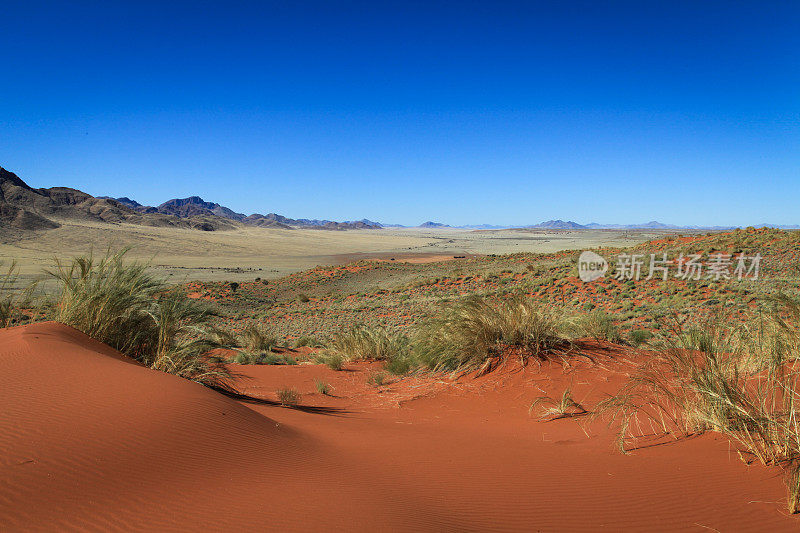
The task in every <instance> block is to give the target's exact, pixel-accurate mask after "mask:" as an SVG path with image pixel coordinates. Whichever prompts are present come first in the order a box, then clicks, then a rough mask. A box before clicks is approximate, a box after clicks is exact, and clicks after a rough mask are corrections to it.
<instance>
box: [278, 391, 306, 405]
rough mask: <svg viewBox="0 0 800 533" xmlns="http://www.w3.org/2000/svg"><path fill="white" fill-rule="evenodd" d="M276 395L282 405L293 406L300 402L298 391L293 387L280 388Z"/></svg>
mask: <svg viewBox="0 0 800 533" xmlns="http://www.w3.org/2000/svg"><path fill="white" fill-rule="evenodd" d="M277 395H278V401H279V402H280V403H281V405H283V406H284V407H294V406H296V405H297V404H299V403H300V393H299V392H297V391H296V390H294V389H280V390H279V391H278V392H277Z"/></svg>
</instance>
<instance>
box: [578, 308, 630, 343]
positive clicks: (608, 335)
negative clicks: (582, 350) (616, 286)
mask: <svg viewBox="0 0 800 533" xmlns="http://www.w3.org/2000/svg"><path fill="white" fill-rule="evenodd" d="M576 333H578V334H579V335H585V336H587V337H591V338H593V339H596V340H599V341H608V342H613V343H616V344H621V343H622V342H623V339H622V334H621V333H620V331H619V328H618V327H617V325H616V324H615V323H614V319H613V317H612V316H611V315H609V314H608V313H606V312H605V311H603V310H601V309H595V310H594V311H591V312H589V313H586V314H585V315H581V316H580V317H578V319H577V332H576Z"/></svg>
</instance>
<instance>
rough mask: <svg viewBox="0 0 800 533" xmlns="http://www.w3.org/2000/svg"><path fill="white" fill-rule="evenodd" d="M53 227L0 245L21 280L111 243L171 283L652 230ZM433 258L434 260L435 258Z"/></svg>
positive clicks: (1, 256) (0, 254) (624, 237)
mask: <svg viewBox="0 0 800 533" xmlns="http://www.w3.org/2000/svg"><path fill="white" fill-rule="evenodd" d="M62 223H63V226H62V227H60V228H57V229H54V230H49V231H45V232H41V233H38V234H32V235H31V236H29V237H26V238H24V239H22V240H18V241H14V242H11V243H4V244H0V262H5V263H8V262H9V261H12V260H15V261H17V263H18V264H19V267H20V272H21V278H22V280H23V281H27V280H31V279H34V278H37V277H39V276H40V275H41V272H42V269H43V268H46V267H52V265H53V259H54V258H55V257H59V258H61V259H68V258H69V257H73V256H76V255H81V254H87V253H89V252H91V251H94V253H96V254H102V253H104V252H105V251H106V249H108V247H109V246H110V247H113V248H115V249H119V248H122V247H131V251H130V253H129V256H130V257H132V258H137V259H140V260H144V261H150V262H152V265H153V266H154V268H156V269H157V270H158V271H159V272H160V273H161V274H163V275H164V276H166V277H168V278H169V279H170V280H172V281H174V282H176V283H177V282H184V281H188V280H193V281H217V280H231V281H233V280H238V281H242V280H252V279H254V278H255V277H261V278H266V279H270V278H277V277H280V276H283V275H286V274H289V273H292V272H297V271H300V270H305V269H308V268H313V267H315V266H319V265H335V264H342V263H346V262H350V261H354V260H359V259H390V258H391V257H393V256H398V255H401V256H402V257H404V258H405V260H411V259H414V260H416V261H426V260H431V259H430V258H437V257H438V258H444V259H447V258H452V256H462V255H467V256H470V255H485V254H504V253H515V252H542V253H544V252H553V251H558V250H565V249H583V248H588V247H597V246H602V245H609V246H628V245H632V244H636V243H639V242H644V241H646V240H648V239H651V238H653V237H654V236H657V235H658V234H657V233H652V232H646V233H645V232H623V231H590V230H582V231H552V230H550V231H548V230H492V231H471V230H460V229H453V228H445V229H422V228H409V229H394V228H387V229H382V230H348V231H324V230H283V229H272V228H256V227H245V228H242V229H238V230H233V231H219V232H202V231H197V230H185V229H174V228H150V227H145V226H135V225H129V224H98V223H76V222H74V221H71V222H69V221H62ZM437 260H439V259H437Z"/></svg>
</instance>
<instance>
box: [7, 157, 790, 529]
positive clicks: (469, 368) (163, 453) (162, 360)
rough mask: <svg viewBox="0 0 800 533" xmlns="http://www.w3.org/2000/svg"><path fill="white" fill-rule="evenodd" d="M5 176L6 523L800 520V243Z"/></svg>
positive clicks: (382, 525) (759, 232)
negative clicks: (242, 199)
mask: <svg viewBox="0 0 800 533" xmlns="http://www.w3.org/2000/svg"><path fill="white" fill-rule="evenodd" d="M1 172H3V175H2V176H0V177H2V179H3V181H2V182H0V192H2V195H0V200H2V201H3V202H4V203H3V205H2V206H0V207H2V213H3V214H4V218H3V231H4V234H3V244H2V246H0V260H2V264H3V266H4V269H5V272H6V276H5V278H4V281H3V282H2V293H0V319H2V325H3V326H5V329H3V330H0V365H2V367H3V368H2V372H0V376H2V380H3V383H2V387H0V391H2V392H0V402H1V403H2V405H3V410H2V418H0V426H1V427H2V432H0V451H1V452H2V455H3V457H4V461H3V463H4V465H3V470H4V475H3V481H2V484H0V523H2V524H3V526H4V529H6V530H25V531H32V530H42V531H52V530H53V529H76V530H78V529H79V530H88V529H123V530H131V529H158V530H169V529H182V530H183V529H194V528H203V529H210V530H242V529H245V530H259V529H262V528H264V527H268V529H271V530H282V531H320V530H349V531H382V530H386V531H406V530H407V531H420V530H443V529H446V530H464V531H467V530H475V531H484V530H498V531H500V530H509V531H511V530H526V531H531V530H540V531H564V530H570V531H597V530H609V531H620V530H626V531H634V530H641V531H649V530H652V527H653V523H654V520H657V521H658V524H659V526H660V527H662V528H664V529H669V530H676V531H677V530H686V531H693V530H698V529H703V528H706V529H710V530H716V531H728V530H731V529H736V530H752V531H764V530H770V531H784V530H785V531H789V530H794V529H796V528H797V524H798V523H797V518H795V516H794V514H793V513H794V512H795V511H796V509H797V506H798V500H797V498H798V491H799V490H800V488H799V486H798V476H797V470H796V468H797V465H798V463H797V461H798V459H800V455H798V454H800V431H798V430H797V427H796V425H795V420H794V415H793V413H794V403H793V402H794V401H795V398H796V395H797V393H798V389H797V388H796V387H797V384H796V374H795V373H794V370H793V368H794V366H795V365H796V360H797V358H798V357H800V342H798V341H799V340H800V329H798V326H799V325H800V324H798V317H800V312H799V311H798V309H800V307H798V304H797V303H796V300H794V298H796V297H797V295H798V289H799V288H800V273H799V272H798V264H800V262H799V261H798V254H800V233H798V232H795V231H785V230H779V229H770V228H761V229H756V228H747V229H736V230H731V231H714V232H708V231H701V230H675V229H671V230H667V229H638V230H621V229H616V230H614V229H609V230H592V229H553V228H526V229H480V230H478V229H459V228H442V227H439V228H430V227H428V228H377V227H375V228H370V229H366V228H357V227H347V228H327V229H314V228H309V227H298V226H294V227H293V226H287V227H252V226H248V225H246V224H244V223H242V222H238V221H235V220H231V219H228V218H225V217H223V216H219V215H216V214H213V213H202V214H201V217H198V216H197V215H188V216H187V215H186V214H184V215H164V214H159V215H152V214H147V213H145V214H144V215H141V214H138V213H137V212H135V211H133V210H132V209H130V208H128V207H126V206H125V205H123V204H120V203H119V202H117V201H115V200H108V199H97V198H94V197H91V196H89V195H86V194H85V193H80V192H79V191H74V190H71V189H64V188H56V189H46V190H42V189H33V188H31V187H28V186H27V184H25V182H24V181H23V180H21V179H20V178H19V177H17V176H16V175H14V174H12V173H10V172H8V171H1ZM55 193H58V194H55ZM98 206H99V208H98ZM9 213H10V215H9ZM109 213H112V215H113V216H111V215H109ZM148 218H150V219H148ZM30 221H33V223H31V222H30ZM200 224H208V225H209V227H198V226H199V225H200ZM211 228H213V229H211ZM586 248H591V249H592V250H593V251H595V252H596V253H598V254H600V255H601V256H603V257H606V258H609V259H610V260H611V263H610V266H609V271H608V272H607V275H606V276H605V277H603V278H601V279H598V280H596V281H593V282H590V283H587V282H584V281H582V280H581V279H580V276H579V274H580V272H579V268H580V266H579V261H578V259H579V258H578V256H579V254H580V253H581V249H586ZM78 250H92V252H91V254H88V253H82V254H81V253H76V251H78ZM636 253H639V254H640V255H641V256H642V257H645V258H646V259H648V264H647V265H643V267H642V268H644V269H646V268H647V267H648V266H649V267H650V268H652V267H653V266H654V265H653V264H649V261H652V259H651V258H650V256H649V255H648V254H650V253H654V254H656V253H657V254H667V255H669V256H670V257H678V256H686V257H690V256H691V255H692V254H705V256H706V257H709V258H710V257H713V256H714V255H715V254H718V253H722V254H725V255H727V256H730V257H735V256H736V255H737V254H740V255H742V254H743V255H744V256H745V257H751V256H753V254H755V253H759V255H760V256H761V264H760V270H759V272H758V274H759V277H758V279H752V276H751V277H750V278H748V277H747V276H745V277H744V278H741V279H737V277H736V276H733V275H729V276H727V277H724V278H723V277H720V279H710V278H709V277H708V276H706V275H703V276H698V277H697V279H694V277H688V278H686V279H666V277H665V278H663V279H658V278H656V279H638V278H636V279H634V278H633V275H632V273H630V274H631V275H630V276H628V275H622V276H620V275H616V276H615V275H614V272H615V271H616V272H617V274H619V272H620V261H622V260H623V259H622V258H624V257H627V256H626V254H636ZM615 258H616V259H615ZM731 268H732V267H731ZM729 273H732V272H729ZM576 510H580V512H575V511H576ZM267 525H268V526H267Z"/></svg>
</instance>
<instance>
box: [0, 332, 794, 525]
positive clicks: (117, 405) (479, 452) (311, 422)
mask: <svg viewBox="0 0 800 533" xmlns="http://www.w3.org/2000/svg"><path fill="white" fill-rule="evenodd" d="M604 348H605V347H603V346H589V347H587V348H586V349H587V350H590V351H594V353H595V355H598V354H599V356H602V357H601V359H602V358H606V359H603V361H604V362H602V364H601V365H600V366H596V365H590V364H588V363H578V364H577V365H576V366H574V367H572V368H571V369H569V371H567V370H565V369H564V368H562V366H561V365H559V364H544V365H542V366H541V367H538V366H537V365H529V366H527V367H525V368H521V367H519V365H514V364H511V363H509V364H507V365H505V366H502V367H501V368H499V369H497V370H495V371H494V372H492V373H490V374H488V375H485V376H482V377H479V378H474V377H472V376H464V377H462V378H460V379H458V380H457V381H450V380H448V379H445V378H430V377H426V378H423V377H416V378H415V377H411V378H405V379H402V380H396V381H394V382H392V383H389V384H388V385H386V386H383V387H375V386H372V385H368V384H367V383H366V379H367V377H368V376H369V375H370V373H372V372H375V371H378V370H379V369H380V364H377V363H359V364H357V365H350V366H349V367H348V368H346V369H345V371H341V372H334V371H332V370H330V369H328V368H327V367H324V366H320V365H299V366H291V367H287V366H249V367H243V366H238V365H232V366H233V369H234V370H235V371H237V372H239V373H241V374H243V376H242V377H241V378H240V380H239V382H238V385H239V387H240V388H241V389H242V391H243V392H245V393H247V394H249V395H252V396H259V397H263V398H267V399H268V400H274V399H275V391H276V390H277V389H279V388H283V387H294V388H296V389H297V390H299V391H300V392H301V393H303V398H302V402H301V404H302V405H303V406H306V407H310V408H303V409H287V408H282V407H279V406H276V405H274V404H272V403H271V402H269V401H267V402H261V403H251V402H247V401H244V402H238V401H235V400H233V399H231V398H229V397H226V396H223V395H221V394H219V393H217V392H215V391H212V390H210V389H207V388H204V387H202V386H200V385H197V384H194V383H191V382H188V381H185V380H182V379H179V378H176V377H174V376H170V375H167V374H163V373H159V372H155V371H152V370H150V369H147V368H144V367H142V366H140V365H138V364H136V363H135V362H133V361H131V360H129V359H127V358H125V357H124V356H122V355H120V354H119V353H117V352H115V351H114V350H113V349H111V348H109V347H107V346H105V345H103V344H100V343H98V342H96V341H94V340H92V339H90V338H88V337H86V336H85V335H83V334H81V333H78V332H76V331H75V330H73V329H71V328H68V327H66V326H63V325H60V324H55V323H42V324H35V325H32V326H24V327H18V328H11V329H8V330H0V406H1V407H2V408H1V409H0V530H2V531H33V530H36V531H54V530H64V529H70V530H88V529H92V530H98V529H99V530H126V531H128V530H191V529H202V530H225V531H237V530H251V531H265V530H274V531H334V530H340V531H453V530H458V531H488V530H495V531H653V530H659V531H713V530H719V531H790V530H795V529H797V527H798V525H799V523H798V519H797V518H794V517H790V516H787V515H786V512H785V511H784V504H783V500H784V497H785V496H784V489H783V486H782V482H781V477H780V472H779V471H778V470H777V469H766V468H762V467H759V466H750V467H748V466H746V465H745V464H743V463H742V462H741V461H740V460H739V459H738V457H737V455H736V454H735V453H734V452H733V451H732V450H730V449H729V445H728V444H727V441H725V440H724V439H722V438H719V437H715V436H713V435H706V436H702V437H699V438H694V439H689V440H685V441H681V442H677V443H667V444H663V445H657V446H652V447H649V448H645V449H640V450H637V451H636V452H634V453H633V454H632V455H630V456H623V455H621V454H619V453H618V452H616V451H614V450H612V448H611V441H612V437H611V435H610V433H609V431H608V430H607V429H606V428H605V426H604V425H602V424H592V425H586V426H585V431H586V433H588V436H587V434H586V433H584V429H582V428H581V425H579V424H578V423H577V421H576V420H569V419H566V420H556V421H553V422H540V421H538V420H537V419H536V418H531V417H530V416H529V415H528V412H527V409H528V406H529V405H530V402H531V400H532V399H533V398H535V397H536V396H539V395H541V394H543V393H548V394H550V395H556V394H560V392H561V391H562V390H563V389H564V387H565V386H567V385H571V386H572V388H573V393H574V396H575V398H576V399H579V400H585V401H586V402H587V403H588V404H589V405H591V404H592V402H594V401H596V400H597V399H598V398H600V397H602V396H603V394H605V393H607V392H612V391H613V390H614V387H615V386H618V384H619V381H620V380H621V372H622V371H623V370H622V368H623V367H622V365H621V364H620V363H618V362H616V360H619V358H618V357H617V358H616V359H615V358H614V357H613V356H620V357H621V356H623V355H627V354H619V353H614V350H618V349H615V348H612V351H611V352H609V353H607V354H604V353H603V352H604ZM315 379H320V380H323V381H326V382H328V383H330V385H331V386H332V387H333V390H332V393H331V394H332V396H324V395H321V394H319V393H317V392H316V391H315V387H314V380H315ZM313 407H316V408H318V409H313Z"/></svg>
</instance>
